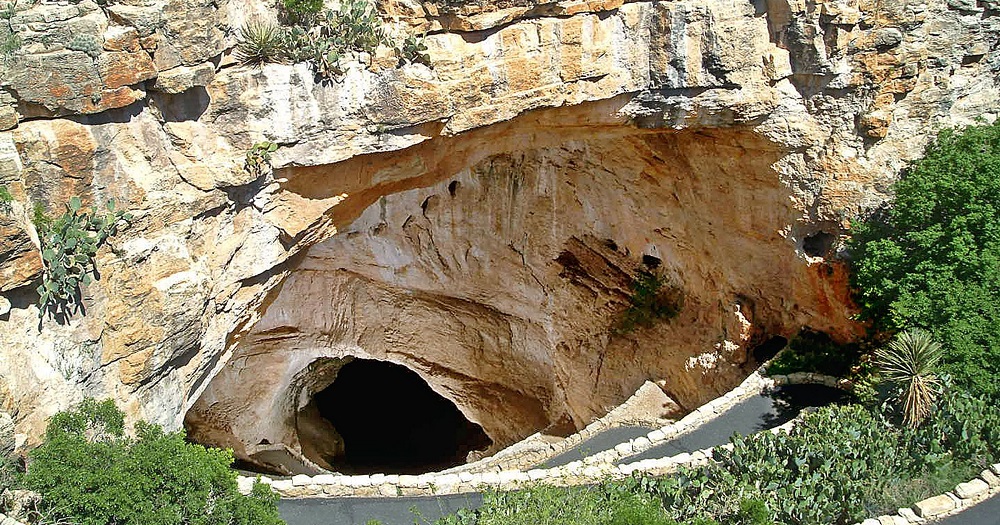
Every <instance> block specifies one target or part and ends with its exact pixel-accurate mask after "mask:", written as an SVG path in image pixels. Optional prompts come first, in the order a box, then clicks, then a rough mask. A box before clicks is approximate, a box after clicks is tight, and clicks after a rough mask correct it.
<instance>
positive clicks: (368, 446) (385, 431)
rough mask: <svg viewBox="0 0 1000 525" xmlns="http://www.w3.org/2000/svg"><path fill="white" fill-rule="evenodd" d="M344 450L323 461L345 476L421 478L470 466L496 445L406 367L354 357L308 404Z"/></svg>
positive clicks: (477, 426) (474, 424)
mask: <svg viewBox="0 0 1000 525" xmlns="http://www.w3.org/2000/svg"><path fill="white" fill-rule="evenodd" d="M310 405H312V407H314V408H315V409H316V410H317V411H318V413H319V415H320V417H322V418H323V419H325V420H326V421H328V422H329V423H330V424H331V425H332V426H333V427H334V428H335V429H336V432H337V433H338V434H339V436H340V439H341V443H342V446H341V447H338V449H339V450H337V452H336V453H335V455H334V456H333V457H326V458H323V459H325V460H326V462H327V463H329V464H330V465H331V466H333V468H334V469H335V470H337V471H338V472H342V473H344V474H374V473H385V474H419V473H424V472H433V471H437V470H442V469H445V468H448V467H453V466H456V465H461V464H463V463H465V462H466V458H467V456H468V454H469V453H470V452H473V451H477V450H484V449H486V448H488V447H489V446H490V445H492V444H493V442H492V441H491V440H490V438H489V437H488V436H487V435H486V433H485V432H484V431H483V429H482V427H480V426H479V425H478V424H476V423H473V422H471V421H469V420H468V419H466V417H465V416H464V415H463V414H462V412H460V411H459V410H458V408H457V407H456V406H455V404H454V403H452V402H451V401H449V400H448V399H445V398H444V397H442V396H441V395H440V394H438V393H437V392H435V391H434V390H432V389H431V387H430V385H428V384H427V382H425V381H424V380H423V379H422V378H421V377H420V376H419V375H417V374H416V373H415V372H413V371H412V370H409V369H408V368H406V367H404V366H401V365H397V364H394V363H389V362H386V361H375V360H370V359H355V360H352V361H351V362H349V363H347V364H345V365H344V366H343V367H341V368H340V370H339V371H338V372H337V377H336V379H334V381H333V383H332V384H330V386H328V387H326V388H325V389H323V390H321V391H319V392H317V393H316V394H315V395H314V396H313V398H312V402H311V403H310Z"/></svg>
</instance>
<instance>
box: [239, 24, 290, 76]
mask: <svg viewBox="0 0 1000 525" xmlns="http://www.w3.org/2000/svg"><path fill="white" fill-rule="evenodd" d="M237 38H238V40H239V41H238V42H237V44H236V60H238V61H239V62H240V64H243V65H245V66H253V67H261V66H263V65H264V64H273V63H280V62H283V61H284V60H285V31H284V30H283V29H282V28H281V27H279V26H278V25H277V24H274V23H272V22H265V21H260V20H252V21H250V22H247V23H246V25H244V26H243V27H242V28H240V30H239V34H238V35H237Z"/></svg>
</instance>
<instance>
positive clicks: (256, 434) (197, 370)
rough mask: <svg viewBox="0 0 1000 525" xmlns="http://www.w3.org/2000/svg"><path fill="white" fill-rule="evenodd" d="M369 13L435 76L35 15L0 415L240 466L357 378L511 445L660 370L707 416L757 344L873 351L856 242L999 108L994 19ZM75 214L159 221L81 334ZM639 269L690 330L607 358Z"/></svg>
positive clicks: (927, 9) (882, 14) (208, 21)
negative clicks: (141, 430)
mask: <svg viewBox="0 0 1000 525" xmlns="http://www.w3.org/2000/svg"><path fill="white" fill-rule="evenodd" d="M378 7H379V9H380V11H381V12H382V13H383V15H384V17H385V20H386V24H387V25H389V26H391V27H392V28H393V31H395V33H396V34H398V35H401V34H404V33H406V32H410V33H413V32H424V31H427V32H428V36H427V43H428V47H429V54H430V57H431V65H432V67H426V66H424V65H406V66H403V67H398V66H397V65H396V63H395V60H394V59H393V57H389V56H385V55H384V54H380V55H377V56H375V57H372V60H371V61H370V63H366V64H364V65H362V64H361V63H352V64H351V65H350V66H349V67H348V69H347V70H346V71H345V72H344V74H343V75H341V76H339V77H338V78H336V79H335V80H334V81H332V82H317V81H316V79H315V78H314V76H313V74H312V72H311V71H310V70H309V68H308V66H307V65H305V64H298V65H268V66H265V67H264V68H263V69H260V70H255V69H248V68H245V67H240V66H238V65H237V64H235V62H234V60H233V58H232V57H231V51H232V47H233V45H234V39H233V36H232V35H233V34H234V28H237V27H239V26H240V25H241V24H242V23H243V22H244V21H245V20H247V19H248V18H251V17H257V16H273V13H271V11H273V10H271V9H270V8H268V7H267V6H265V5H263V4H260V3H256V2H250V1H245V0H216V1H207V0H128V1H123V2H108V3H101V4H100V5H99V4H97V3H93V2H92V1H91V0H84V1H82V2H78V3H68V2H59V3H48V2H43V3H38V4H28V3H24V4H23V5H22V4H20V3H19V4H18V6H17V8H16V10H15V12H14V13H13V14H12V16H11V17H10V19H9V21H8V22H9V30H11V31H16V32H17V33H18V34H19V35H20V37H21V38H22V40H23V41H24V46H23V54H22V55H21V56H20V57H19V58H18V59H17V60H16V61H15V62H13V63H12V64H10V65H9V66H7V67H6V68H5V69H2V70H0V129H3V130H5V131H0V184H3V185H6V186H7V187H8V188H10V190H11V192H12V193H13V195H14V197H15V201H14V202H13V203H12V205H11V206H10V207H9V209H7V210H5V211H4V212H3V213H0V254H2V260H0V276H2V280H0V294H2V300H0V306H3V307H4V308H2V310H0V311H3V315H2V317H0V342H2V344H0V357H2V359H0V390H2V392H3V393H4V394H5V395H4V396H2V398H3V399H4V403H7V404H11V405H16V406H18V407H19V411H18V413H19V414H20V416H19V417H20V418H21V419H22V421H19V425H21V426H23V428H24V429H26V430H27V431H28V433H29V434H33V435H34V436H36V437H37V436H38V434H39V433H40V430H41V429H42V428H43V426H44V423H45V419H46V417H47V416H48V415H50V414H51V413H53V412H55V411H56V410H59V409H62V408H65V407H66V406H68V405H70V404H72V403H73V402H75V401H78V400H79V399H80V398H81V397H82V396H83V395H92V396H110V397H113V398H115V399H117V400H118V401H119V403H120V404H121V405H123V406H124V407H125V408H126V410H127V412H128V413H129V415H130V416H131V417H134V418H139V417H141V418H146V419H149V420H153V421H156V422H159V423H162V424H164V425H166V426H168V427H171V428H177V427H179V426H181V425H182V424H183V422H184V421H185V418H186V419H187V422H188V424H189V427H190V429H191V431H192V434H193V435H194V436H195V437H196V438H198V439H200V440H202V441H204V442H207V443H212V444H219V445H226V446H230V447H233V448H234V449H236V450H237V453H238V455H240V456H241V457H243V458H244V459H247V460H249V461H251V462H253V461H257V460H255V459H254V458H255V456H254V454H257V453H259V452H262V451H267V450H271V449H270V448H268V447H272V448H273V446H275V444H280V445H281V447H285V448H287V449H288V450H290V451H291V452H292V453H293V454H301V455H302V456H303V457H304V458H305V459H316V458H315V457H311V456H310V452H309V450H308V449H309V447H310V446H312V445H311V444H309V443H305V444H304V443H303V439H302V435H301V434H303V433H305V432H307V431H308V430H309V429H313V430H315V428H316V427H315V425H314V424H313V423H316V422H315V421H313V420H311V419H310V417H311V416H309V415H308V414H306V413H304V412H303V410H305V408H306V407H307V405H308V404H309V401H310V397H311V396H312V395H313V394H315V393H316V392H317V391H318V390H321V389H323V388H324V387H325V386H327V385H329V383H330V382H332V381H333V378H334V377H335V376H336V370H337V368H338V366H339V364H338V363H343V362H344V361H343V359H344V358H350V357H361V358H373V359H379V360H387V361H392V362H395V363H399V364H402V365H405V366H406V367H408V368H410V369H411V370H413V371H415V372H417V373H418V374H420V375H421V376H422V377H423V378H424V379H425V380H426V381H427V382H428V383H429V384H430V385H431V386H432V387H433V388H434V389H435V390H436V391H437V392H438V393H440V394H441V395H443V396H444V397H446V398H448V399H450V400H452V401H453V402H454V403H455V404H456V405H457V406H458V408H459V409H460V410H461V411H462V413H464V414H465V416H466V417H467V418H469V419H470V420H471V421H473V422H476V423H479V424H480V425H481V426H482V427H483V429H484V430H485V431H486V433H487V434H488V435H489V437H490V438H491V440H492V441H493V447H492V449H496V448H499V447H501V446H504V445H507V444H510V443H512V442H514V441H516V440H518V439H520V438H523V437H525V436H527V435H529V434H531V433H533V432H536V431H539V430H545V429H548V431H550V432H558V433H564V432H567V431H571V430H572V429H575V428H581V427H582V426H583V425H585V424H586V423H587V422H589V421H591V420H593V419H594V418H595V417H599V416H600V415H602V414H603V413H605V412H606V411H607V410H609V409H610V408H611V407H613V406H615V405H616V404H617V403H620V402H621V401H622V400H624V399H625V398H626V397H627V396H628V395H629V394H631V392H632V391H634V389H635V388H637V387H638V386H639V385H641V384H642V383H643V382H644V381H645V380H647V379H652V380H658V381H661V384H662V385H663V388H664V391H665V392H666V393H667V394H669V395H670V396H671V397H672V398H673V399H674V400H675V401H676V402H677V403H678V404H679V406H680V407H682V408H684V409H690V408H693V407H695V406H697V405H699V404H700V403H703V402H705V401H706V400H708V399H710V398H711V397H713V396H714V395H715V394H717V393H719V392H721V391H724V390H726V389H727V388H729V387H731V386H733V385H734V384H736V383H737V382H738V381H739V379H740V378H741V377H743V376H745V375H746V374H747V373H748V365H749V364H751V363H750V362H749V361H750V359H749V358H748V351H749V350H751V349H752V348H753V346H754V345H756V344H758V343H760V342H762V341H764V340H765V339H766V338H768V337H772V336H785V337H787V336H790V335H791V334H793V333H795V332H796V331H797V330H799V329H800V328H801V327H803V326H810V327H813V328H816V329H820V330H824V331H827V332H829V333H831V334H833V335H834V336H835V337H838V338H841V339H846V338H850V337H852V336H853V334H856V333H857V332H858V330H859V328H858V327H857V326H855V325H854V324H853V323H852V322H851V320H850V316H851V314H852V311H851V307H850V304H849V300H848V292H847V289H846V283H845V276H844V269H843V266H842V263H841V262H839V261H838V260H837V256H836V255H837V254H836V251H837V245H838V242H837V239H838V237H840V236H842V235H843V234H845V231H846V227H847V225H848V222H847V221H848V220H849V219H850V218H851V217H853V216H856V215H857V214H858V213H859V212H861V211H862V210H865V209H868V208H871V207H873V206H875V205H877V204H878V203H880V202H882V201H883V200H884V199H885V197H886V196H887V195H886V191H887V188H888V186H889V184H890V183H891V182H892V180H893V179H894V177H896V176H897V174H898V172H899V170H900V169H901V168H902V167H903V166H904V165H905V162H906V161H907V160H908V159H912V158H914V157H915V156H917V155H919V153H920V152H921V151H922V148H923V146H924V145H925V144H926V143H927V142H928V140H930V139H931V138H932V137H933V135H934V133H935V131H936V130H937V129H939V128H941V127H945V126H955V125H962V124H968V123H971V122H973V121H974V120H975V119H977V118H984V119H987V120H992V119H995V118H996V114H997V111H998V108H1000V80H998V76H1000V46H998V40H1000V16H998V14H1000V4H998V3H997V2H996V0H980V1H978V2H976V1H973V0H927V1H925V2H920V3H917V2H912V1H902V0H891V1H888V2H871V1H867V0H835V1H829V2H822V1H819V0H805V1H802V2H789V1H785V0H759V1H753V2H747V1H736V0H675V1H669V2H667V1H632V2H626V3H623V2H621V1H615V0H610V1H607V0H606V1H573V0H564V1H562V2H551V3H535V2H532V1H530V0H529V1H515V2H501V3H498V4H490V3H476V2H473V3H468V4H465V5H454V4H448V3H443V4H437V3H420V2H417V1H415V0H385V1H382V2H380V3H379V5H378ZM79 35H84V37H86V38H91V39H93V40H94V41H96V42H99V43H100V47H99V48H98V49H86V50H83V51H80V50H74V48H79V47H80V46H79V43H78V42H77V43H75V44H74V43H73V42H72V41H71V40H72V39H74V38H77V37H79ZM261 140H269V141H273V142H275V143H277V144H279V145H280V147H279V149H278V150H277V151H276V152H275V154H274V159H273V161H272V162H273V166H274V168H275V169H274V172H273V173H267V174H265V175H263V176H257V175H256V174H249V173H247V172H246V171H245V170H243V169H242V168H243V158H244V155H245V154H246V152H247V151H248V149H249V148H250V147H251V145H252V144H254V143H255V142H258V141H261ZM73 195H80V196H83V197H84V200H85V201H86V202H95V203H99V202H103V201H105V200H107V199H109V198H114V199H116V200H117V201H118V202H119V203H124V204H125V205H126V207H127V208H129V209H130V210H131V211H132V213H133V214H135V217H136V218H135V220H134V221H133V224H132V225H131V226H130V227H129V228H128V229H126V230H125V231H123V232H122V233H121V234H119V235H118V236H116V237H114V238H113V239H112V240H111V243H110V244H111V246H109V247H107V248H105V249H103V250H102V251H101V252H100V253H99V255H98V258H97V261H98V269H99V271H100V274H101V278H100V280H99V281H97V282H95V283H94V284H92V285H90V286H88V287H86V288H85V289H84V305H85V307H86V315H77V316H75V317H73V318H72V319H71V320H69V321H68V322H63V323H60V322H57V321H56V320H53V319H50V318H43V319H41V320H40V318H39V312H38V308H37V306H36V303H37V295H36V294H35V292H34V288H35V286H37V284H38V282H39V279H40V272H41V264H42V261H41V258H40V256H39V251H38V246H37V245H38V240H37V234H36V232H35V228H34V226H33V225H32V223H31V221H30V215H31V213H30V210H31V208H32V206H33V203H43V204H45V205H47V206H49V208H50V209H53V210H54V209H58V208H59V207H61V205H62V204H61V203H64V202H66V201H67V200H68V199H69V197H70V196H73ZM644 261H645V262H646V263H647V264H651V265H658V268H659V271H661V272H663V274H664V275H666V276H667V277H669V280H670V282H671V283H672V285H673V286H676V287H677V289H678V290H679V291H680V293H681V295H683V297H684V305H683V308H682V309H681V311H680V313H679V315H678V316H677V317H676V318H674V319H672V320H670V321H669V322H666V321H665V322H661V323H658V324H656V325H655V326H653V327H652V328H648V329H639V330H637V331H635V332H632V333H627V334H617V333H615V331H614V330H612V328H613V324H614V322H615V319H616V318H617V316H619V315H620V314H621V312H622V311H623V310H624V309H625V308H626V307H627V305H628V296H629V294H630V290H629V287H630V283H631V282H632V281H633V279H634V278H635V276H636V275H637V272H638V271H639V270H640V268H642V264H643V262H644ZM373 388H378V385H373ZM0 408H2V407H0ZM331 435H332V434H331ZM331 440H333V441H336V439H335V436H334V437H331ZM328 445H329V446H336V444H335V443H330V444H328ZM258 462H259V461H258Z"/></svg>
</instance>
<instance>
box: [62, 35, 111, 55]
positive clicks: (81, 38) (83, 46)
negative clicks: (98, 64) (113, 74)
mask: <svg viewBox="0 0 1000 525" xmlns="http://www.w3.org/2000/svg"><path fill="white" fill-rule="evenodd" d="M103 48H104V46H103V44H102V43H101V40H100V39H99V38H98V37H96V36H94V35H75V36H74V37H73V38H72V39H71V40H70V41H69V42H67V43H66V49H71V50H73V51H83V52H84V53H86V54H87V55H88V56H90V58H97V57H98V55H100V54H101V51H102V50H103Z"/></svg>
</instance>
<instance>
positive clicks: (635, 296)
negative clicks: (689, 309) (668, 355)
mask: <svg viewBox="0 0 1000 525" xmlns="http://www.w3.org/2000/svg"><path fill="white" fill-rule="evenodd" d="M629 303H631V304H630V306H629V307H628V309H627V310H625V312H624V313H623V314H622V316H621V318H620V319H619V320H618V322H617V324H616V325H615V326H614V327H613V329H612V331H613V333H616V334H626V333H630V332H633V331H635V329H636V328H637V327H642V328H650V327H652V326H653V324H654V323H655V322H656V321H657V320H666V319H672V318H674V317H676V316H677V314H678V313H679V312H680V311H681V307H682V306H683V305H684V296H683V295H682V294H681V291H680V289H679V288H675V287H672V286H668V283H667V278H666V277H665V276H664V275H662V274H661V273H659V272H656V271H655V270H653V271H649V270H641V271H640V272H639V276H638V277H637V278H636V279H634V280H633V281H632V296H631V297H630V298H629Z"/></svg>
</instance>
